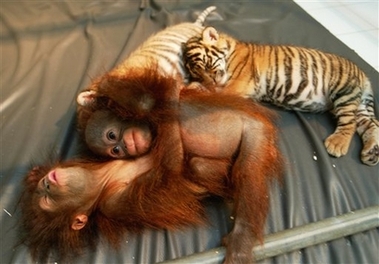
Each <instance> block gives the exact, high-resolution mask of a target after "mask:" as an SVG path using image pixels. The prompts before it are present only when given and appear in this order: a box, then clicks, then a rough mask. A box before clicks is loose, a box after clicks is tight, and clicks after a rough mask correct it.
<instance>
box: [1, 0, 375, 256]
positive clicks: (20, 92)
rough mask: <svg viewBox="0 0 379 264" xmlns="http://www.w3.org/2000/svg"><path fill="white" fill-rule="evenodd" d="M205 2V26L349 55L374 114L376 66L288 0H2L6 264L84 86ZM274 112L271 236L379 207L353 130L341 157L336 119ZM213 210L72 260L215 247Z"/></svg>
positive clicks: (72, 150) (369, 238)
mask: <svg viewBox="0 0 379 264" xmlns="http://www.w3.org/2000/svg"><path fill="white" fill-rule="evenodd" d="M210 5H216V6H217V10H216V14H212V15H210V17H209V19H208V20H207V22H206V24H207V25H212V26H215V27H216V28H217V29H219V30H221V31H224V32H226V33H229V34H231V35H233V36H235V37H237V38H239V39H242V40H246V41H256V42H260V43H271V44H291V45H301V46H306V47H313V48H317V49H320V50H324V51H327V52H332V53H336V54H339V55H342V56H344V57H346V58H348V59H350V60H352V61H353V62H355V63H356V64H357V65H358V66H360V67H361V68H362V69H363V70H364V71H365V72H366V74H367V75H368V76H369V78H370V80H371V82H372V86H373V89H374V93H375V94H376V95H375V100H376V115H377V116H379V114H378V113H379V111H378V104H379V89H378V85H379V81H378V76H379V75H378V72H377V71H375V69H373V68H372V67H370V66H369V65H368V64H367V63H366V62H365V61H363V60H362V59H361V58H360V57H359V56H358V55H357V54H356V53H355V52H354V51H353V50H351V49H350V48H348V47H347V46H345V45H344V44H343V43H342V42H341V41H339V40H338V39H337V38H336V37H334V36H333V35H332V34H331V33H329V32H328V31H327V30H326V29H325V28H323V26H322V25H320V24H319V23H318V22H316V21H315V20H314V19H313V18H311V17H310V16H309V15H308V14H306V12H305V11H303V10H302V9H301V8H300V7H299V6H297V5H296V4H295V3H293V2H292V1H284V0H282V1H247V0H246V1H239V0H237V1H234V2H232V1H185V0H176V1H169V0H160V1H155V2H154V3H152V2H150V3H149V2H148V1H137V0H123V1H112V2H110V1H78V2H74V1H59V2H52V1H51V2H50V1H29V2H17V3H16V2H13V3H12V2H4V3H1V5H0V27H1V33H0V34H1V35H0V40H1V41H0V45H1V46H0V52H1V57H0V61H1V64H0V75H1V78H0V84H1V85H0V89H1V90H0V91H1V92H0V96H1V107H0V108H1V138H0V142H1V143H0V144H1V145H0V149H1V153H0V155H1V156H0V157H1V159H0V162H1V169H0V180H1V186H0V199H1V200H0V201H1V203H0V204H1V208H0V209H1V211H0V221H1V234H0V248H1V257H0V262H1V263H31V260H30V256H29V254H28V251H27V249H26V248H25V247H24V246H18V247H14V245H15V243H16V241H17V236H18V235H17V228H16V226H17V220H18V214H19V213H18V212H17V211H15V208H16V204H17V198H18V196H19V192H20V183H21V181H22V178H23V176H24V174H25V172H26V171H27V170H28V169H29V168H30V165H31V164H35V163H39V162H43V161H44V160H46V158H50V157H51V156H59V157H63V158H70V157H73V156H75V155H76V153H77V149H78V147H77V146H78V144H79V141H78V136H77V134H76V132H75V107H76V103H75V99H76V95H77V94H78V92H79V91H81V90H82V89H84V88H85V87H86V86H87V85H88V84H89V83H90V80H91V77H95V76H97V75H99V74H102V73H104V72H105V71H107V70H109V69H111V68H112V67H114V66H115V65H116V64H117V63H120V62H121V61H122V60H123V59H124V58H125V57H126V56H127V55H128V54H129V53H130V52H131V51H132V50H133V49H135V48H136V47H137V46H138V45H139V44H140V43H141V42H142V41H144V40H145V39H146V38H147V37H148V36H149V35H150V34H152V33H154V32H156V31H158V30H160V29H162V28H164V27H165V26H168V25H172V24H176V23H179V22H184V21H194V19H195V18H196V17H197V15H198V14H199V12H200V11H202V10H203V9H204V8H206V7H208V6H210ZM275 110H276V111H277V112H278V113H279V116H280V118H279V121H278V126H279V131H280V144H281V146H280V147H281V149H282V151H283V153H284V155H285V157H286V159H287V165H286V175H285V181H284V184H283V186H282V187H278V186H274V187H273V188H272V200H271V209H270V214H269V217H268V220H267V227H266V233H267V234H269V233H275V232H278V231H281V230H285V229H289V228H292V227H296V226H301V225H304V224H307V223H311V222H315V221H319V220H322V219H325V218H328V217H332V216H336V215H340V214H344V213H348V212H350V211H352V210H358V209H362V208H366V207H369V206H373V205H378V204H379V182H378V179H379V165H377V166H376V167H368V166H366V165H363V164H362V163H361V162H360V159H359V154H360V150H361V147H362V144H361V140H360V138H359V137H358V135H357V134H356V135H355V136H354V138H353V140H352V143H351V146H350V150H349V152H348V154H347V155H346V156H344V157H342V158H339V159H336V158H333V157H330V156H329V155H328V154H327V152H326V150H325V148H324V145H323V140H324V139H325V138H326V137H327V136H328V135H329V134H330V133H332V132H333V131H334V128H335V120H334V118H333V117H332V115H331V114H329V113H324V114H305V113H298V112H289V111H284V110H281V109H277V108H275ZM207 208H208V210H207V212H208V213H209V222H210V224H209V226H200V227H188V228H186V229H183V230H179V231H176V232H168V231H165V230H146V231H145V232H143V233H142V234H140V235H126V236H125V240H124V243H123V244H122V247H121V249H120V250H119V251H117V252H116V251H113V250H112V249H110V248H109V247H107V245H104V244H100V245H99V246H98V248H97V251H96V252H86V253H85V254H84V255H83V256H81V257H80V258H78V259H77V260H76V262H77V263H154V262H157V261H163V260H167V259H172V258H177V257H181V256H185V255H189V254H192V253H196V252H201V251H204V250H207V249H211V248H214V247H218V246H220V241H221V238H222V236H224V235H225V234H226V233H227V232H228V230H229V229H230V227H231V222H230V220H229V211H228V210H227V207H226V205H225V204H224V203H223V202H222V201H218V200H211V201H209V202H207ZM378 241H379V232H378V229H373V230H369V231H366V232H363V233H358V234H354V235H352V236H349V237H345V238H341V239H337V240H334V241H331V242H328V243H323V244H321V245H315V246H312V247H308V248H304V249H302V250H297V251H295V252H290V253H286V254H283V255H280V256H278V257H275V258H270V259H265V260H262V261H260V262H259V263H379V256H378V249H379V242H378ZM51 262H52V263H54V259H51Z"/></svg>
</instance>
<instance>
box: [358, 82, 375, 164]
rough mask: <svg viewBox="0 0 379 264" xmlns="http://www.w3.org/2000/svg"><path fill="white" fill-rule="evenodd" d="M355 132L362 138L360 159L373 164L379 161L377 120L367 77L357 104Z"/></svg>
mask: <svg viewBox="0 0 379 264" xmlns="http://www.w3.org/2000/svg"><path fill="white" fill-rule="evenodd" d="M356 116H357V132H358V134H359V135H360V137H361V138H362V143H363V148H362V151H361V160H362V162H363V163H364V164H366V165H369V166H374V165H376V164H377V163H378V162H379V121H378V120H377V119H376V117H375V113H374V93H373V91H372V88H371V83H370V81H369V80H368V79H366V80H365V81H364V84H363V92H362V97H361V102H360V104H359V106H358V111H357V113H356Z"/></svg>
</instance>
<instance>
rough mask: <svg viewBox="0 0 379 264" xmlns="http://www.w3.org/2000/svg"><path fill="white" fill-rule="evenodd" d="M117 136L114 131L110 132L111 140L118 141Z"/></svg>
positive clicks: (109, 137)
mask: <svg viewBox="0 0 379 264" xmlns="http://www.w3.org/2000/svg"><path fill="white" fill-rule="evenodd" d="M116 138H117V137H116V134H115V133H114V132H113V131H109V132H108V139H109V140H116Z"/></svg>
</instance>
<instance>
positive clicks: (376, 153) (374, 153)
mask: <svg viewBox="0 0 379 264" xmlns="http://www.w3.org/2000/svg"><path fill="white" fill-rule="evenodd" d="M371 121H372V122H371V124H370V128H369V129H367V130H366V131H365V132H364V134H362V135H361V137H362V141H363V149H362V151H361V160H362V162H363V163H364V164H366V165H369V166H375V165H376V164H377V163H378V161H379V122H378V120H375V119H373V120H371Z"/></svg>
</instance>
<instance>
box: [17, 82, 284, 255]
mask: <svg viewBox="0 0 379 264" xmlns="http://www.w3.org/2000/svg"><path fill="white" fill-rule="evenodd" d="M152 77H154V78H157V79H159V80H158V81H159V82H161V83H164V85H163V86H161V88H163V89H164V88H165V87H169V86H171V85H176V84H175V80H172V79H170V78H165V77H161V76H157V75H154V76H152ZM122 93H123V90H122V89H121V88H120V94H121V95H122ZM105 97H106V96H105ZM105 97H104V94H103V95H102V98H99V97H93V98H91V100H92V103H96V104H98V103H99V102H100V101H102V103H101V104H102V105H104V106H105V107H103V108H101V107H100V108H97V109H96V108H92V110H93V111H92V112H91V114H90V115H89V116H90V117H89V118H88V119H87V121H86V123H85V124H84V127H85V126H86V125H89V126H91V122H94V123H96V121H99V122H104V120H105V122H106V121H107V120H108V121H109V120H111V122H110V123H111V124H112V125H115V127H116V129H115V131H121V130H122V129H119V127H123V126H125V127H128V129H132V130H133V129H136V130H137V131H140V130H141V131H143V133H142V134H143V135H146V137H145V138H147V140H142V141H144V144H143V145H144V150H143V151H137V152H133V153H129V152H128V154H129V155H130V156H136V155H134V154H135V153H137V156H140V157H138V158H134V159H129V160H128V159H117V160H110V161H105V162H102V163H93V162H88V161H78V162H65V163H62V164H58V165H55V166H52V167H49V168H43V167H41V168H39V167H37V168H35V169H33V170H32V171H31V172H30V173H29V175H27V177H26V178H25V182H24V188H25V189H24V192H23V196H22V199H21V206H22V212H23V218H22V221H23V224H24V225H23V227H24V229H25V231H26V236H25V238H24V241H25V243H26V244H27V245H29V247H30V249H31V252H32V255H33V256H34V258H37V259H40V260H41V259H42V260H43V259H46V257H47V254H48V253H49V252H51V251H55V252H57V253H58V254H59V257H60V258H61V259H65V258H67V257H68V256H70V255H75V254H78V253H80V251H81V249H83V247H85V246H90V247H94V246H95V245H96V241H97V238H98V237H99V236H100V235H102V236H103V237H105V238H106V239H107V240H108V241H109V242H110V244H111V245H113V246H114V247H117V245H118V244H119V243H120V240H121V238H122V235H123V234H124V233H125V232H127V231H129V232H133V231H138V230H140V229H142V228H144V227H150V228H159V229H175V228H179V227H181V226H184V225H192V224H200V223H203V222H204V217H203V216H204V208H203V205H202V204H201V200H202V199H203V198H204V197H206V196H207V195H217V196H221V197H224V198H226V199H233V200H234V217H235V223H234V227H233V229H232V230H231V232H230V233H229V235H228V236H227V238H226V239H225V246H226V256H225V263H249V262H251V261H252V258H253V256H252V248H253V245H254V243H255V242H256V241H260V242H262V240H263V231H264V225H265V219H266V215H267V212H268V208H269V183H270V182H271V181H272V180H273V179H277V178H279V176H280V175H281V172H282V164H281V162H282V159H281V154H280V152H279V149H278V142H277V135H276V129H275V126H274V125H273V120H272V114H271V112H269V111H268V110H267V109H265V108H264V107H262V106H260V105H256V104H254V103H253V102H251V101H248V100H245V99H243V98H238V97H231V96H229V95H228V96H224V95H219V94H217V95H214V94H212V95H211V96H209V95H204V94H202V95H201V94H195V93H185V94H183V95H182V97H181V101H180V103H179V106H178V107H177V105H174V107H172V108H171V106H167V104H168V103H167V102H165V103H164V104H165V106H159V107H156V104H161V102H160V101H158V100H155V98H154V97H151V98H148V100H147V101H149V102H151V104H150V105H151V108H150V109H155V110H156V111H155V112H154V113H153V114H152V113H151V114H149V112H148V111H147V112H146V113H145V114H143V115H140V116H139V117H138V116H137V115H136V118H132V116H131V115H129V114H127V113H126V114H125V115H123V113H122V111H121V110H120V109H122V106H120V105H117V102H114V101H113V100H112V99H110V98H105ZM144 102H145V101H144ZM110 105H111V106H112V107H110V108H107V107H108V106H110ZM136 105H138V102H136ZM143 105H145V104H143ZM98 106H99V104H98ZM113 106H115V107H113ZM166 106H167V107H166ZM87 107H92V106H91V104H88V106H87ZM170 109H171V110H170ZM176 109H178V110H176ZM113 111H116V112H113ZM149 111H150V110H149ZM170 111H171V112H170ZM177 111H178V112H177ZM116 113H117V114H116ZM103 115H104V116H107V119H104V118H103V117H104V116H103ZM152 116H153V117H152ZM91 120H92V121H91ZM177 120H179V124H180V127H179V130H178V131H171V130H167V129H168V128H172V126H170V123H171V122H176V121H177ZM82 121H83V120H82ZM102 125H104V124H102ZM105 127H107V126H106V125H105ZM90 130H91V129H90ZM107 131H108V130H107ZM86 133H87V132H86ZM96 133H97V131H96ZM166 133H172V136H171V137H170V138H174V139H177V140H175V141H174V142H171V141H170V142H167V141H165V135H166ZM121 134H123V133H120V134H117V133H116V135H115V138H116V139H119V138H120V137H121V136H120V135H121ZM132 134H133V133H132ZM112 137H113V136H112ZM112 137H111V138H112ZM100 143H101V141H100ZM106 143H107V142H106ZM133 144H134V145H135V146H138V145H139V144H140V143H139V141H138V140H137V139H136V138H134V143H133ZM126 145H127V144H126ZM178 145H179V146H180V148H182V149H183V156H179V157H177V156H174V157H171V156H170V155H172V153H171V152H170V149H171V148H175V147H177V146H178ZM120 147H121V148H122V147H123V146H120ZM145 147H146V148H145ZM98 149H99V150H100V152H101V151H102V150H106V152H102V153H104V154H105V155H106V154H107V153H108V152H107V151H108V149H107V147H106V148H104V149H103V148H102V147H100V148H98ZM136 149H139V147H136ZM145 149H148V150H149V151H148V152H147V153H146V154H145V155H142V154H144V152H145ZM126 151H128V146H127V147H126ZM175 153H177V152H175ZM141 155H142V156H141Z"/></svg>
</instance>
